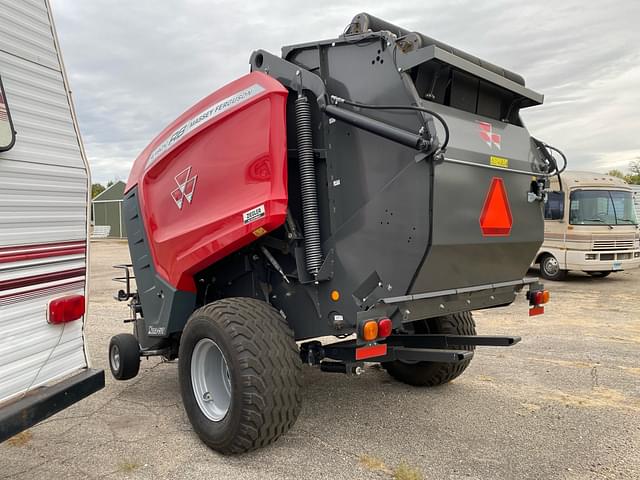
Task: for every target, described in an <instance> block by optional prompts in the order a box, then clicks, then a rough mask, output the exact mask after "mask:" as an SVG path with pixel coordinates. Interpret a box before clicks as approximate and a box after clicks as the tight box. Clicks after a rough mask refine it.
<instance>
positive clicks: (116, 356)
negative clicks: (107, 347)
mask: <svg viewBox="0 0 640 480" xmlns="http://www.w3.org/2000/svg"><path fill="white" fill-rule="evenodd" d="M109 358H110V359H111V366H112V367H113V369H114V370H115V371H116V372H117V371H118V370H120V349H119V348H118V346H117V345H113V346H112V347H111V354H110V355H109Z"/></svg>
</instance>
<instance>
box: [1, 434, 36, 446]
mask: <svg viewBox="0 0 640 480" xmlns="http://www.w3.org/2000/svg"><path fill="white" fill-rule="evenodd" d="M32 438H33V434H32V433H31V432H30V431H29V430H25V431H24V432H20V433H19V434H17V435H14V436H13V437H11V438H10V439H9V440H7V443H8V444H9V445H11V446H12V447H22V446H24V445H26V444H27V443H29V442H30V441H31V439H32Z"/></svg>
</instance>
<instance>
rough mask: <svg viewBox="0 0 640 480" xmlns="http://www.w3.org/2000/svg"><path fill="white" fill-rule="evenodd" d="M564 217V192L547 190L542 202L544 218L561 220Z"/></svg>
mask: <svg viewBox="0 0 640 480" xmlns="http://www.w3.org/2000/svg"><path fill="white" fill-rule="evenodd" d="M562 217H564V192H549V193H548V194H547V200H546V201H545V203H544V219H545V220H562Z"/></svg>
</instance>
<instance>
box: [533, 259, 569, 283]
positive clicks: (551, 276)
mask: <svg viewBox="0 0 640 480" xmlns="http://www.w3.org/2000/svg"><path fill="white" fill-rule="evenodd" d="M551 261H555V262H556V263H558V260H557V259H556V257H554V256H553V255H551V254H550V253H547V254H545V255H543V256H542V258H540V276H541V277H542V278H544V279H545V280H551V281H556V282H559V281H562V280H564V279H565V278H567V271H566V270H562V269H561V268H558V269H557V271H556V273H553V270H552V271H551V273H550V271H549V270H548V268H547V267H546V266H545V264H546V262H551Z"/></svg>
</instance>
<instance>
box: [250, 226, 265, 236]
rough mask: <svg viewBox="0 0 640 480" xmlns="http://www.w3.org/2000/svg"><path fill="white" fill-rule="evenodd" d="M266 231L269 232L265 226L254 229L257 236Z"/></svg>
mask: <svg viewBox="0 0 640 480" xmlns="http://www.w3.org/2000/svg"><path fill="white" fill-rule="evenodd" d="M265 233H267V231H266V230H265V229H264V228H262V227H260V228H256V229H255V230H254V231H253V234H254V235H255V236H256V237H261V236H262V235H264V234H265Z"/></svg>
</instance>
